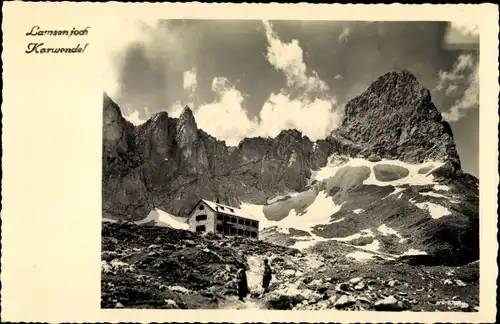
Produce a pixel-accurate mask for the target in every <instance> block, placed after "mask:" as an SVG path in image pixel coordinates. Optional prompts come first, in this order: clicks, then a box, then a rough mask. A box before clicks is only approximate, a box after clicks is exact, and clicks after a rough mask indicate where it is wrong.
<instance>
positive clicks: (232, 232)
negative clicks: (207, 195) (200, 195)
mask: <svg viewBox="0 0 500 324" xmlns="http://www.w3.org/2000/svg"><path fill="white" fill-rule="evenodd" d="M188 222H189V230H191V231H193V232H198V233H208V232H212V233H217V234H222V235H227V236H246V237H251V238H254V239H259V221H258V220H257V219H256V218H255V217H253V216H252V215H250V214H249V213H247V212H245V211H243V210H241V209H239V208H235V207H231V206H227V205H223V204H220V203H218V202H213V201H210V200H206V199H200V200H199V201H198V203H196V205H195V206H194V207H193V209H191V211H190V212H189V221H188Z"/></svg>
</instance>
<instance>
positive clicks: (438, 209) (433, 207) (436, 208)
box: [415, 202, 451, 219]
mask: <svg viewBox="0 0 500 324" xmlns="http://www.w3.org/2000/svg"><path fill="white" fill-rule="evenodd" d="M415 206H417V207H418V208H420V209H423V210H427V211H428V212H429V214H430V215H431V217H432V218H434V219H438V218H441V217H443V216H447V215H451V212H450V211H449V210H448V209H447V208H446V207H443V206H441V205H437V204H433V203H430V202H423V203H418V204H415Z"/></svg>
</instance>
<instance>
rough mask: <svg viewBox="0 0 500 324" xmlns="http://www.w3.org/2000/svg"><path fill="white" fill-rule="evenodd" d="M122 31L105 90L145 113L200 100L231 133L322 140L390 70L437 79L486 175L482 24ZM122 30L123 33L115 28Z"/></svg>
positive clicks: (224, 133) (175, 109) (285, 24)
mask: <svg viewBox="0 0 500 324" xmlns="http://www.w3.org/2000/svg"><path fill="white" fill-rule="evenodd" d="M119 28H120V33H119V35H121V37H113V38H110V40H109V42H108V45H109V47H108V53H107V57H106V64H107V65H106V71H105V72H104V77H105V82H106V84H105V88H106V89H105V90H106V91H107V92H108V94H109V95H110V96H111V97H112V98H113V99H114V100H115V101H116V102H117V103H118V104H119V105H120V107H121V109H122V111H123V114H124V115H125V117H126V118H127V119H128V120H130V121H132V122H133V123H134V124H140V123H143V122H145V121H146V120H147V119H148V118H149V117H150V116H151V115H152V114H154V113H157V112H159V111H167V112H168V113H169V115H170V116H173V117H177V116H178V115H179V113H180V112H181V111H182V107H184V106H185V105H189V106H190V107H191V108H192V109H193V111H194V114H195V117H196V121H197V123H198V126H199V127H200V128H202V129H204V130H205V131H206V132H208V133H209V134H211V135H213V136H215V137H216V138H218V139H221V140H225V141H226V143H227V144H228V145H237V144H238V142H239V141H240V140H241V139H242V138H243V137H249V136H276V135H277V134H278V133H279V132H280V131H281V130H282V129H286V128H296V129H299V130H301V131H302V132H303V133H304V134H306V135H308V136H309V137H310V138H311V139H312V140H316V139H319V138H325V137H326V136H327V135H328V134H329V133H330V132H331V131H332V130H333V129H335V128H336V127H337V126H338V125H339V123H340V122H341V121H342V112H343V109H344V106H345V104H346V103H347V102H348V101H349V100H350V99H352V98H353V97H355V96H356V95H359V94H360V93H361V92H362V91H364V90H365V89H366V88H367V87H368V86H369V85H370V83H371V82H373V81H374V80H375V79H376V78H377V77H379V76H380V75H382V74H384V73H386V72H389V71H394V70H401V69H403V68H404V69H408V70H410V71H411V72H412V73H413V74H415V76H416V77H417V78H418V80H419V81H420V82H421V83H422V84H423V85H424V86H425V87H427V88H429V89H430V90H431V93H432V97H433V102H434V104H435V105H436V107H437V108H438V110H439V111H440V112H441V113H442V114H443V117H444V118H445V119H447V120H448V121H449V122H450V124H451V126H452V128H453V132H454V136H455V141H456V144H457V148H458V150H459V154H460V157H461V159H462V164H463V168H464V170H465V171H467V172H469V173H472V174H474V175H476V176H478V173H479V171H478V155H479V154H478V152H479V143H478V140H479V139H478V133H479V105H478V100H479V80H478V68H479V65H478V54H479V53H478V43H479V31H478V29H477V27H475V26H472V25H468V24H458V23H452V24H450V23H446V22H349V21H344V22H332V21H269V22H268V21H255V20H247V21H244V20H239V21H236V20H227V21H221V20H212V21H209V20H162V21H146V20H144V21H126V22H123V24H122V25H121V26H120V27H119ZM115 35H116V34H115Z"/></svg>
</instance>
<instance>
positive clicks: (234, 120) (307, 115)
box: [179, 22, 341, 145]
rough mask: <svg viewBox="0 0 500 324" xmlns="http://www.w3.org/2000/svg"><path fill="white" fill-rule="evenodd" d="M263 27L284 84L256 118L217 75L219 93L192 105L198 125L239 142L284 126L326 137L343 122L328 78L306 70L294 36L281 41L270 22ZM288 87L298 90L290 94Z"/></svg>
mask: <svg viewBox="0 0 500 324" xmlns="http://www.w3.org/2000/svg"><path fill="white" fill-rule="evenodd" d="M264 27H265V31H266V36H267V40H268V48H267V50H268V51H267V55H266V59H267V60H268V61H269V63H270V64H271V65H273V66H274V67H275V69H276V70H278V71H282V72H283V73H284V75H285V78H286V81H287V89H282V90H281V91H280V92H279V93H277V94H275V93H271V94H270V95H269V98H268V99H267V100H266V102H265V103H264V105H263V107H262V109H261V111H260V114H259V117H260V122H259V121H258V119H257V118H252V119H251V118H249V117H248V115H247V113H246V110H245V109H244V108H243V107H242V103H243V101H244V96H243V94H242V93H241V92H240V91H239V90H237V89H236V88H235V86H234V85H233V84H232V83H231V82H230V81H229V80H228V79H227V78H224V77H216V78H214V79H213V81H212V91H214V92H215V93H216V95H217V99H216V100H215V101H214V102H212V103H207V104H203V105H201V106H200V107H199V108H198V109H195V111H194V115H195V118H196V121H197V124H198V126H199V127H200V128H201V129H203V130H205V131H206V132H207V133H209V134H210V135H212V136H214V137H216V138H218V139H220V140H225V141H226V143H227V144H228V145H237V144H238V143H239V142H240V141H241V140H242V139H243V138H245V137H253V136H263V137H275V136H276V135H278V134H279V133H280V132H281V131H282V130H284V129H297V130H299V131H301V132H302V133H303V134H304V135H307V136H308V137H309V138H310V139H311V140H316V139H320V138H326V137H327V136H328V135H329V134H330V132H331V131H332V130H333V129H334V128H335V127H337V125H339V123H340V122H341V115H340V113H338V111H337V109H338V107H337V102H336V99H335V98H334V97H333V96H330V95H329V94H328V90H329V88H328V86H327V84H326V83H325V82H324V81H322V80H321V79H320V78H319V76H318V74H317V73H316V72H315V71H312V72H311V74H312V75H311V76H308V75H307V74H306V72H307V67H306V64H305V63H304V60H303V54H304V53H303V51H302V48H301V47H300V46H299V43H298V41H297V40H292V41H291V42H289V43H283V42H282V41H281V40H280V39H279V38H278V37H277V36H276V34H275V33H274V32H273V30H272V26H271V25H270V24H269V23H268V22H264ZM290 90H291V91H293V92H296V93H299V95H297V96H296V97H295V98H291V97H290V95H289V92H290ZM179 107H180V105H179Z"/></svg>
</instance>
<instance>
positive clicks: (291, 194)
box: [267, 192, 299, 205]
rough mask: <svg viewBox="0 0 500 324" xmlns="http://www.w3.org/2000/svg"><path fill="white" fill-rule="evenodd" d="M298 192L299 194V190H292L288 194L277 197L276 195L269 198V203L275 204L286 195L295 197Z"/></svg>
mask: <svg viewBox="0 0 500 324" xmlns="http://www.w3.org/2000/svg"><path fill="white" fill-rule="evenodd" d="M298 194H299V193H298V192H290V193H289V194H287V195H281V196H276V197H274V198H270V199H268V200H267V203H268V204H269V205H271V204H274V203H275V202H277V201H278V200H281V199H283V198H285V197H287V196H288V197H295V196H297V195H298Z"/></svg>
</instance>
